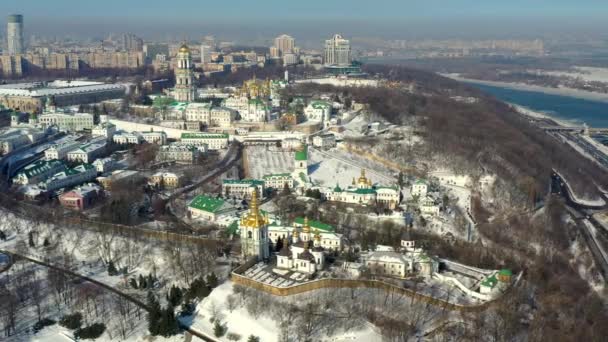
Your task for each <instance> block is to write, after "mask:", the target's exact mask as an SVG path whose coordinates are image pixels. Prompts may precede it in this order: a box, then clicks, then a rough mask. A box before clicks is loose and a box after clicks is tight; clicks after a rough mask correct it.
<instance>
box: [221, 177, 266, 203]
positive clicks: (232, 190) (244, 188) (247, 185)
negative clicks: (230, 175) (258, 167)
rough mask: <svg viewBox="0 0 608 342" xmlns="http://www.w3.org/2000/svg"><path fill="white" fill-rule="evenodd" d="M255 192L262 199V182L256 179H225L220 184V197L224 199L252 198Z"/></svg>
mask: <svg viewBox="0 0 608 342" xmlns="http://www.w3.org/2000/svg"><path fill="white" fill-rule="evenodd" d="M256 191H257V194H258V195H259V196H260V197H262V194H264V182H263V181H260V180H257V179H241V180H238V179H225V180H224V181H223V182H222V195H224V197H226V198H233V197H234V198H238V199H247V198H252V196H253V193H254V192H256Z"/></svg>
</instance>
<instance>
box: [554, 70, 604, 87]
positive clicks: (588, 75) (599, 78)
mask: <svg viewBox="0 0 608 342" xmlns="http://www.w3.org/2000/svg"><path fill="white" fill-rule="evenodd" d="M545 74H547V75H552V76H567V77H574V78H581V79H583V80H585V81H587V82H604V83H608V68H594V67H578V66H575V67H574V68H573V70H571V71H548V72H545Z"/></svg>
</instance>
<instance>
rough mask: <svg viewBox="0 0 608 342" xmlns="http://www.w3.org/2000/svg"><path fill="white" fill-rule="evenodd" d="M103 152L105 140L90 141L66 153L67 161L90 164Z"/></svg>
mask: <svg viewBox="0 0 608 342" xmlns="http://www.w3.org/2000/svg"><path fill="white" fill-rule="evenodd" d="M105 151H106V141H105V140H103V141H91V142H90V143H88V144H84V145H81V146H80V147H79V148H77V149H75V150H73V151H70V152H68V155H67V159H68V160H69V161H77V162H82V163H92V162H93V161H94V160H95V159H96V158H97V157H99V156H101V155H103V154H104V153H105Z"/></svg>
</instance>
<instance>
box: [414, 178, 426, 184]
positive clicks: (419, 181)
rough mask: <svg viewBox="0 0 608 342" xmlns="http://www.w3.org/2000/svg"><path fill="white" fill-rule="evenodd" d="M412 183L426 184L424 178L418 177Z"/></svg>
mask: <svg viewBox="0 0 608 342" xmlns="http://www.w3.org/2000/svg"><path fill="white" fill-rule="evenodd" d="M414 184H419V185H426V181H425V180H424V179H418V180H417V181H416V183H414Z"/></svg>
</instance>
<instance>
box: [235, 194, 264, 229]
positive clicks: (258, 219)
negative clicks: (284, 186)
mask: <svg viewBox="0 0 608 342" xmlns="http://www.w3.org/2000/svg"><path fill="white" fill-rule="evenodd" d="M267 224H268V216H264V215H262V213H260V208H259V204H258V192H257V190H254V191H253V194H252V195H251V204H250V205H249V213H247V215H245V216H244V217H243V218H241V225H243V226H245V227H248V228H260V227H262V226H264V225H267Z"/></svg>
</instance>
